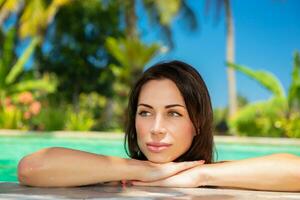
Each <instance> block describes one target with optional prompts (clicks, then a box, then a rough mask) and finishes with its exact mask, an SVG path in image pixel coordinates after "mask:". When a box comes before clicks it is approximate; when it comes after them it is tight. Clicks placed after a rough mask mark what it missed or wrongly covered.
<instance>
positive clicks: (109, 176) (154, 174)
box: [18, 147, 203, 187]
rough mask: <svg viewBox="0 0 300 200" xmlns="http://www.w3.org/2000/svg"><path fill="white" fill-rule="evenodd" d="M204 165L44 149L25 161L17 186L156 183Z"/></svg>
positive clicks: (19, 169) (22, 161)
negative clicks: (135, 181)
mask: <svg viewBox="0 0 300 200" xmlns="http://www.w3.org/2000/svg"><path fill="white" fill-rule="evenodd" d="M201 164H203V161H194V162H182V163H172V162H170V163H165V164H155V163H152V162H149V161H139V160H133V159H124V158H118V157H112V156H103V155H98V154H93V153H88V152H83V151H78V150H73V149H67V148H55V147H54V148H47V149H42V150H40V151H38V152H35V153H33V154H31V155H28V156H26V157H24V158H23V159H22V160H21V161H20V162H19V166H18V178H19V182H20V183H21V184H23V185H28V186H38V187H72V186H80V185H90V184H96V183H102V182H107V181H121V180H140V181H155V180H159V179H162V178H167V177H169V176H172V175H174V174H177V173H179V172H182V171H184V170H187V169H189V168H192V167H195V166H199V165H201Z"/></svg>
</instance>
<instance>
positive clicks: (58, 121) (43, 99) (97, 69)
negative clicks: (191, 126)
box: [0, 0, 300, 138]
mask: <svg viewBox="0 0 300 200" xmlns="http://www.w3.org/2000/svg"><path fill="white" fill-rule="evenodd" d="M299 10H300V1H298V0H263V1H261V0H252V1H238V0H232V1H231V0H160V1H159V0H126V1H121V0H84V1H83V0H81V1H80V0H0V27H1V28H0V129H18V130H30V131H42V132H48V131H55V130H66V131H109V132H116V133H118V132H123V125H124V121H125V116H126V105H127V97H128V94H129V91H130V88H131V87H132V85H133V84H134V82H135V80H136V79H137V77H138V76H139V75H140V74H141V73H142V72H143V70H145V69H146V68H147V67H149V66H151V65H152V64H154V63H156V62H160V61H164V60H174V59H178V60H182V61H185V62H187V63H189V64H191V65H192V66H194V67H195V68H196V69H197V70H198V71H199V72H200V74H201V75H202V76H203V78H204V80H205V81H206V83H207V86H208V88H209V91H210V94H211V98H212V103H213V107H214V126H215V133H216V134H217V135H240V136H265V137H291V138H296V137H300V57H299V53H298V50H299V49H300V37H299V36H300V14H299Z"/></svg>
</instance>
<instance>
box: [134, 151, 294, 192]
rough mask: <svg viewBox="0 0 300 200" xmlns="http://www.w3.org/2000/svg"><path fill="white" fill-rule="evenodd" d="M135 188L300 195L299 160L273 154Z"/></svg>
mask: <svg viewBox="0 0 300 200" xmlns="http://www.w3.org/2000/svg"><path fill="white" fill-rule="evenodd" d="M133 184H134V185H147V186H165V187H199V186H219V187H233V188H244V189H256V190H272V191H300V157H298V156H294V155H291V154H274V155H270V156H264V157H258V158H251V159H245V160H239V161H230V162H223V163H214V164H207V165H201V166H197V167H194V168H191V169H189V170H186V171H183V172H181V173H179V174H176V175H174V176H172V177H169V178H166V179H163V180H158V181H154V182H140V181H135V182H133Z"/></svg>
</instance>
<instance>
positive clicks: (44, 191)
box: [0, 182, 300, 200]
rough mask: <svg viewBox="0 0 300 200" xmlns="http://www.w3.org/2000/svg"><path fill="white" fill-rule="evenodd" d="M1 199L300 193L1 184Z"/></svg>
mask: <svg viewBox="0 0 300 200" xmlns="http://www.w3.org/2000/svg"><path fill="white" fill-rule="evenodd" d="M2 199H24V200H29V199H47V200H48V199H157V200H159V199H164V200H166V199H172V200H173V199H195V200H196V199H197V200H201V199H207V200H229V199H230V200H231V199H232V200H233V199H234V200H236V199H241V200H255V199H257V200H267V199H268V200H269V199H275V200H276V199H291V200H295V199H300V193H291V192H266V191H252V190H236V189H212V188H160V187H136V186H135V187H130V186H129V187H122V186H103V185H95V186H85V187H74V188H33V187H26V186H22V185H19V184H18V183H16V182H0V200H2Z"/></svg>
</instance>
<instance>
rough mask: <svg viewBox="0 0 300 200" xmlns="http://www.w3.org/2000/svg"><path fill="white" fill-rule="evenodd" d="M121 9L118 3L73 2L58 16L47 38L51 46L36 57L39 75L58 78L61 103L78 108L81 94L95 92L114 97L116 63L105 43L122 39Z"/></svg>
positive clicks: (57, 94)
mask: <svg viewBox="0 0 300 200" xmlns="http://www.w3.org/2000/svg"><path fill="white" fill-rule="evenodd" d="M119 9H120V8H119V5H118V2H116V1H108V2H107V3H103V2H102V1H99V0H89V1H73V2H72V3H71V4H69V5H67V6H63V7H62V8H61V9H60V10H59V12H58V13H57V15H56V17H55V21H54V24H53V26H52V27H50V28H49V32H48V34H47V37H46V38H45V42H47V43H48V44H50V45H49V46H47V49H44V48H39V49H38V51H37V54H36V60H37V69H38V70H39V72H41V73H45V72H52V73H55V74H56V75H57V78H58V91H57V93H56V94H55V96H56V99H59V100H58V102H57V103H60V102H66V103H68V104H69V103H72V104H77V103H78V101H79V95H80V94H81V93H90V92H92V91H94V92H97V93H99V94H102V95H106V96H111V95H112V93H113V91H112V88H111V83H112V82H113V81H114V77H113V76H112V75H111V74H110V72H108V71H109V69H108V63H114V62H115V61H114V59H113V58H112V56H111V55H110V54H109V53H108V52H107V51H106V49H105V47H104V43H105V40H106V38H107V37H108V36H112V37H119V36H121V35H122V32H121V30H120V29H121V28H120V26H119V23H120V22H119V20H120V18H119V14H120V13H119V12H120V11H119ZM102 76H107V79H103V78H102ZM76 106H77V105H76Z"/></svg>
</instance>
